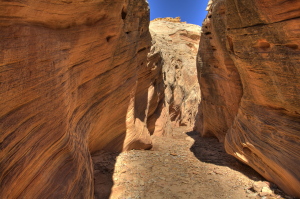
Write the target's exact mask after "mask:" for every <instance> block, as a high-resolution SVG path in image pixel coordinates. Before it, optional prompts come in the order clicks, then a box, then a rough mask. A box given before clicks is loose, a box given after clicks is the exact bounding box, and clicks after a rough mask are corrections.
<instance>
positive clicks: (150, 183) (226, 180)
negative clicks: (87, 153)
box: [93, 128, 291, 199]
mask: <svg viewBox="0 0 300 199" xmlns="http://www.w3.org/2000/svg"><path fill="white" fill-rule="evenodd" d="M93 161H94V169H95V198H97V199H102V198H111V199H137V198H141V199H144V198H145V199H148V198H149V199H177V198H178V199H181V198H182V199H202V198H203V199H213V198H219V199H220V198H232V199H243V198H255V199H256V198H259V199H273V198H274V199H275V198H287V199H290V198H291V197H289V196H287V195H285V194H284V193H283V192H282V191H281V190H279V189H278V188H277V187H276V185H273V184H270V185H269V187H270V189H266V188H263V186H265V185H266V184H268V182H266V181H265V182H262V181H264V179H263V178H262V177H261V176H260V175H259V174H258V173H257V172H255V171H254V170H253V169H252V168H250V167H248V166H247V165H244V164H242V163H240V162H239V161H237V160H236V159H235V158H234V157H232V156H230V155H228V154H226V152H225V150H224V147H223V144H222V143H219V142H218V141H217V140H216V139H215V138H201V137H200V136H199V135H198V134H197V133H195V132H191V131H190V132H189V131H188V129H186V128H177V129H175V130H174V131H173V133H172V135H169V136H167V137H155V136H154V137H153V149H152V150H148V151H147V150H132V151H128V152H123V153H120V154H117V153H111V152H110V153H108V152H104V151H100V152H99V153H97V154H95V155H94V156H93ZM270 191H271V192H270Z"/></svg>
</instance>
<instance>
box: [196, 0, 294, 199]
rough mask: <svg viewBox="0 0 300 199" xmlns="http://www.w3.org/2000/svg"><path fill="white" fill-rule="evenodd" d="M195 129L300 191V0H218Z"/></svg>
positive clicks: (204, 50)
mask: <svg viewBox="0 0 300 199" xmlns="http://www.w3.org/2000/svg"><path fill="white" fill-rule="evenodd" d="M208 11H209V13H208V15H207V17H206V19H205V21H204V23H203V26H202V35H201V41H200V50H199V56H200V57H199V59H198V71H199V77H198V78H199V82H200V86H201V93H202V99H201V104H200V106H199V115H198V118H197V122H196V127H195V129H196V130H197V131H199V132H200V133H201V134H202V135H203V136H212V135H214V136H216V137H218V139H219V140H220V141H224V143H225V148H226V151H227V152H228V153H229V154H231V155H233V156H235V157H236V158H238V159H239V160H241V161H243V162H244V163H246V164H248V165H250V166H251V167H253V168H254V169H255V170H256V171H258V172H259V173H260V174H261V175H263V176H264V177H265V178H266V179H268V180H270V181H272V182H274V183H276V184H277V185H279V187H281V188H282V189H283V190H285V191H286V192H287V193H289V194H291V195H294V196H297V197H300V191H299V190H300V189H299V188H300V168H299V165H300V75H299V74H300V67H299V66H300V54H299V53H300V49H299V45H300V2H299V1H285V0H276V1H270V0H241V1H234V0H213V1H211V2H210V4H209V6H208Z"/></svg>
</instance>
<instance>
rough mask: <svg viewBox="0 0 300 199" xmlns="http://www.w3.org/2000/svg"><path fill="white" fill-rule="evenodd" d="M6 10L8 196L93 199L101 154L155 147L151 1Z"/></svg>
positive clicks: (8, 4)
mask: <svg viewBox="0 0 300 199" xmlns="http://www.w3.org/2000/svg"><path fill="white" fill-rule="evenodd" d="M0 6H1V10H0V29H1V31H0V38H1V39H0V99H1V104H0V129H1V133H0V134H1V135H0V148H1V152H0V154H1V155H0V165H1V170H0V186H1V190H0V198H49V197H51V198H93V197H94V179H93V166H92V159H91V154H94V153H95V152H96V151H98V150H100V149H105V150H108V151H122V150H130V149H132V148H136V149H145V148H150V147H151V138H150V134H149V131H148V129H147V125H146V122H145V121H144V120H143V118H142V116H141V115H139V113H140V112H144V113H145V109H143V110H139V109H140V108H143V107H140V106H137V103H143V102H144V101H142V100H143V99H146V100H147V97H145V98H142V99H141V97H140V90H139V89H140V87H143V85H144V84H147V86H149V85H148V84H149V82H150V83H151V80H149V81H148V82H147V81H146V80H145V82H142V80H143V79H146V77H145V75H147V74H144V73H143V72H144V71H148V72H149V71H150V73H151V71H152V70H151V69H150V70H149V68H147V64H146V56H147V54H148V52H149V49H150V45H151V42H150V41H151V37H150V34H149V31H148V25H149V9H148V4H147V3H146V2H145V1H144V0H142V1H140V0H128V1H114V0H112V1H102V0H94V1H60V0H52V1H41V0H35V1H33V0H28V1H1V2H0ZM146 100H145V102H147V101H146ZM145 117H146V118H147V116H145Z"/></svg>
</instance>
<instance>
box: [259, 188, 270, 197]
mask: <svg viewBox="0 0 300 199" xmlns="http://www.w3.org/2000/svg"><path fill="white" fill-rule="evenodd" d="M272 194H273V191H272V190H271V189H270V188H269V187H263V188H262V190H261V192H260V193H259V195H260V196H270V195H272Z"/></svg>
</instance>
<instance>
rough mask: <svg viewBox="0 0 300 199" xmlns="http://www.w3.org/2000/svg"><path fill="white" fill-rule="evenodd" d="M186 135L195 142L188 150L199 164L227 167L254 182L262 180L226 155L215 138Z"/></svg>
mask: <svg viewBox="0 0 300 199" xmlns="http://www.w3.org/2000/svg"><path fill="white" fill-rule="evenodd" d="M186 134H187V135H188V136H190V137H191V138H193V139H194V140H195V142H194V144H193V146H192V147H191V149H190V150H191V151H192V152H193V153H194V155H195V157H196V158H197V159H198V160H200V161H201V162H206V163H211V164H215V165H219V166H226V167H229V168H231V169H233V170H236V171H238V172H240V173H243V174H244V175H246V176H247V177H248V178H250V179H252V180H255V181H257V180H264V178H263V177H262V176H261V175H260V174H258V173H257V172H256V171H255V170H254V169H252V168H251V167H249V166H248V165H245V164H243V163H242V162H240V161H238V160H237V159H236V158H234V157H233V156H231V155H229V154H227V153H226V151H225V149H224V144H223V143H220V142H219V141H218V139H217V138H215V137H201V136H199V133H197V132H195V131H190V132H187V133H186Z"/></svg>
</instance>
